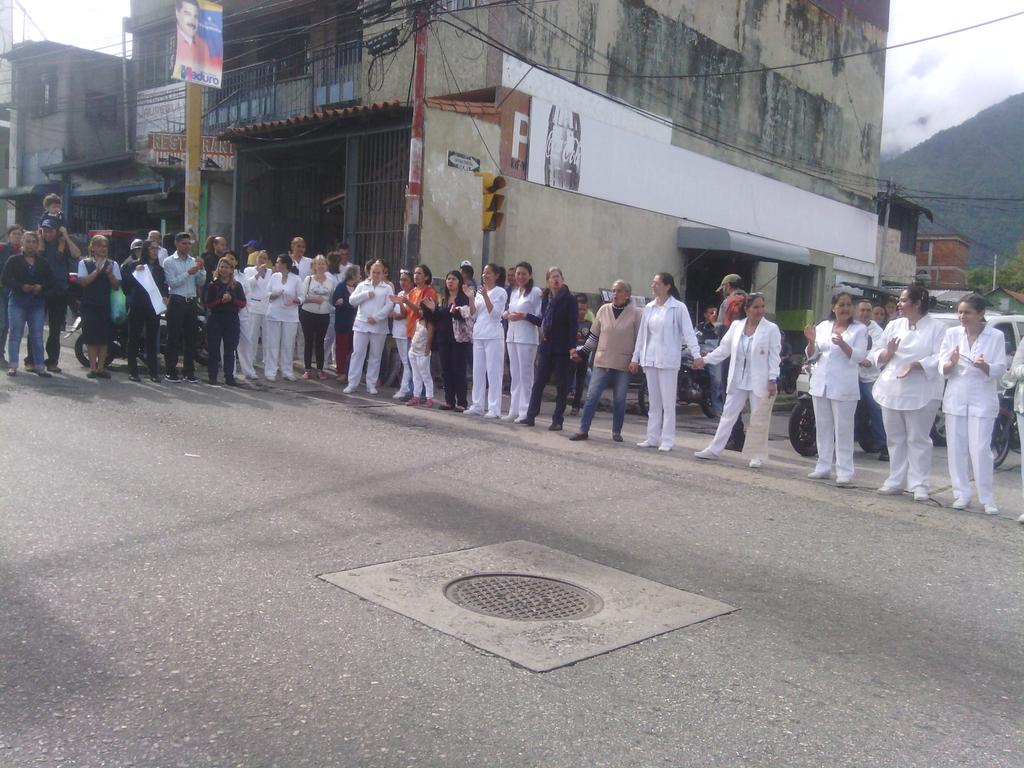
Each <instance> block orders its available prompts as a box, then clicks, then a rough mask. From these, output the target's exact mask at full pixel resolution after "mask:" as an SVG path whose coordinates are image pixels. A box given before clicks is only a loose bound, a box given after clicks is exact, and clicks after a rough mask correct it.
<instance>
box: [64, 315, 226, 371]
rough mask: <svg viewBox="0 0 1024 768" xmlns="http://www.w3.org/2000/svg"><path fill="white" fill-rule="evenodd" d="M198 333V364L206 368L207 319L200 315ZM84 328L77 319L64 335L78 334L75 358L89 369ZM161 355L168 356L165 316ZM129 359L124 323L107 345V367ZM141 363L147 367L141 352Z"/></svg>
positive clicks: (79, 319)
mask: <svg viewBox="0 0 1024 768" xmlns="http://www.w3.org/2000/svg"><path fill="white" fill-rule="evenodd" d="M196 324H197V328H196V333H197V334H198V343H197V344H196V363H198V364H199V365H202V366H206V364H207V363H208V362H209V355H208V353H207V349H206V317H205V316H203V315H199V316H198V317H197V318H196ZM81 327H82V318H81V316H79V317H76V318H75V321H74V322H73V323H72V324H71V327H70V328H68V330H67V332H66V333H65V334H64V338H65V339H67V338H70V337H71V336H73V335H74V334H76V333H78V334H79V335H78V338H76V339H75V357H77V358H78V362H79V363H81V365H82V367H83V368H88V367H89V356H88V354H87V351H86V348H85V340H84V339H83V338H82V336H81V334H80V333H79V331H80V330H81ZM160 354H161V355H166V354H167V321H166V319H165V318H164V316H163V315H161V316H160ZM122 358H123V359H125V360H127V359H128V323H127V322H125V323H122V324H121V325H118V326H114V338H113V339H112V340H111V342H110V344H108V345H107V365H108V366H109V365H110V364H111V363H112V362H114V361H115V360H118V359H122ZM138 359H139V362H140V363H141V364H142V365H145V354H144V353H143V352H142V351H141V350H140V354H139V355H138Z"/></svg>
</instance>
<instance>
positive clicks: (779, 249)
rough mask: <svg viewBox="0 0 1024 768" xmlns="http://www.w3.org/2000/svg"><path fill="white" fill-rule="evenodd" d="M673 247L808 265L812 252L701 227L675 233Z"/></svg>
mask: <svg viewBox="0 0 1024 768" xmlns="http://www.w3.org/2000/svg"><path fill="white" fill-rule="evenodd" d="M676 245H677V246H678V247H679V248H693V249H695V250H701V251H733V252H734V253H746V254H748V255H750V256H756V257H757V258H759V259H764V260H766V261H784V262H787V263H789V264H800V265H801V266H805V267H806V266H808V265H809V264H810V263H811V252H810V251H809V250H807V249H806V248H803V247H801V246H799V245H791V244H790V243H783V242H780V241H778V240H769V239H768V238H767V237H758V236H757V235H751V234H747V233H745V232H734V231H733V230H731V229H724V228H722V227H701V226H697V225H693V224H686V225H683V226H681V227H679V229H678V230H676Z"/></svg>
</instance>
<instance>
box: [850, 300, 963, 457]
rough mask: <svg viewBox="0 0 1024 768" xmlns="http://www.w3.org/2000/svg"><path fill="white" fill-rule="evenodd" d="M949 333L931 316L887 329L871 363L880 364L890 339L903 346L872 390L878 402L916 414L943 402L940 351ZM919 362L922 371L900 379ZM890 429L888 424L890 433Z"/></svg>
mask: <svg viewBox="0 0 1024 768" xmlns="http://www.w3.org/2000/svg"><path fill="white" fill-rule="evenodd" d="M945 333H946V326H945V325H944V324H943V323H942V322H940V321H938V320H936V319H935V318H933V317H929V316H928V315H925V316H924V317H922V318H921V319H920V320H918V321H917V325H916V326H915V327H914V328H911V327H910V323H909V322H908V321H907V319H906V318H904V317H899V318H896V319H894V320H892V321H891V322H890V323H889V324H888V325H887V326H885V331H883V333H882V341H881V343H879V345H878V349H874V348H872V350H871V353H870V355H869V359H870V360H871V362H872V363H874V364H875V365H876V366H877V365H878V357H879V355H881V354H882V352H883V351H884V350H885V348H886V347H887V346H888V344H889V340H890V339H893V338H896V339H899V340H900V346H899V349H897V350H896V354H895V355H893V356H892V358H891V359H890V360H889V361H888V362H887V363H886V364H885V367H884V368H883V369H882V372H881V373H880V374H879V375H878V380H877V381H875V386H874V387H873V388H872V390H871V392H872V394H873V395H874V396H875V402H876V403H878V404H879V405H880V406H882V407H883V408H889V409H891V410H894V411H916V410H918V409H919V408H924V407H925V406H926V405H928V404H929V403H931V402H932V401H934V400H941V399H942V387H943V378H942V375H941V374H940V373H939V350H940V348H941V347H942V338H943V336H944V335H945ZM915 362H917V363H920V364H921V368H922V370H918V369H916V368H915V369H914V370H913V371H911V372H910V373H909V374H908V375H907V376H906V377H904V378H902V379H900V378H897V375H898V374H899V373H900V372H901V371H902V370H903V369H904V368H905V367H906V366H908V365H910V364H911V363H915ZM888 429H889V427H888V425H886V431H887V432H888ZM890 454H891V450H890ZM890 464H891V462H890Z"/></svg>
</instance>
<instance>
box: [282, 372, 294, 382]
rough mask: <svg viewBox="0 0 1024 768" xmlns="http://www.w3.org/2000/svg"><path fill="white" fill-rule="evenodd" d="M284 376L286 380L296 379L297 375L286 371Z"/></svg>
mask: <svg viewBox="0 0 1024 768" xmlns="http://www.w3.org/2000/svg"><path fill="white" fill-rule="evenodd" d="M284 378H285V381H295V377H294V376H292V375H291V374H290V373H286V374H285V375H284Z"/></svg>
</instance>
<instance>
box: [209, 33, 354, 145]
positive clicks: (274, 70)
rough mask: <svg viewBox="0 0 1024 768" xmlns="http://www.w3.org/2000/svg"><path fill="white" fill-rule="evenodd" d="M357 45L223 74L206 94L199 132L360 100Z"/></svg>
mask: <svg viewBox="0 0 1024 768" xmlns="http://www.w3.org/2000/svg"><path fill="white" fill-rule="evenodd" d="M361 72H362V42H361V41H355V42H351V43H342V44H338V45H333V46H329V47H327V48H316V49H312V50H307V51H301V52H299V53H297V54H294V55H291V56H287V57H284V58H280V59H273V60H270V61H263V62H260V63H258V64H252V65H250V66H248V67H241V68H239V69H234V70H230V71H227V72H225V73H224V77H223V79H222V85H221V88H220V90H216V91H212V90H211V91H207V92H206V95H205V99H206V101H205V104H204V110H203V115H204V117H203V132H204V133H213V132H217V131H221V130H223V129H225V128H227V127H229V126H233V125H235V126H237V125H251V124H253V123H259V122H264V121H266V120H281V119H284V118H288V117H296V116H298V115H306V114H309V113H311V112H313V111H315V110H319V109H323V108H324V107H328V106H335V105H345V104H352V103H354V102H356V101H358V100H359V98H360V95H361V93H360V91H361V89H360V80H361Z"/></svg>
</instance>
